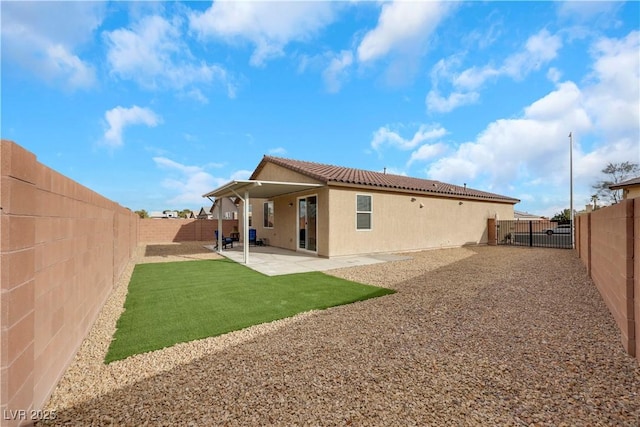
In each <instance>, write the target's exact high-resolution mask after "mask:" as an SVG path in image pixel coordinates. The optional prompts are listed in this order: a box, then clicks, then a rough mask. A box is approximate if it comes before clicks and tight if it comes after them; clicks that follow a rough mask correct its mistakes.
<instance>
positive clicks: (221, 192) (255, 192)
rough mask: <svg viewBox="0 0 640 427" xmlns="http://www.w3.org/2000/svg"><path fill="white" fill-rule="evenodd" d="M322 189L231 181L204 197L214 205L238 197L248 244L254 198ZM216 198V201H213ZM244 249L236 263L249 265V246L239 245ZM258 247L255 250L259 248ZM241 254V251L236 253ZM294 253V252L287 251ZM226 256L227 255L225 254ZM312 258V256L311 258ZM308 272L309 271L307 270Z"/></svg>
mask: <svg viewBox="0 0 640 427" xmlns="http://www.w3.org/2000/svg"><path fill="white" fill-rule="evenodd" d="M318 187H322V185H321V184H312V183H303V182H280V181H260V180H235V181H231V182H229V183H227V184H225V185H223V186H222V187H219V188H217V189H215V190H213V191H210V192H208V193H206V194H204V195H203V196H202V197H206V198H208V199H209V200H211V201H213V202H214V204H217V203H219V202H218V201H219V200H221V199H222V198H224V197H237V198H239V199H240V201H241V202H242V212H243V214H242V224H241V226H242V233H241V235H242V239H243V240H244V242H245V243H246V242H247V240H248V236H249V204H250V200H251V199H252V198H258V199H272V198H274V197H278V196H283V195H286V194H292V193H297V192H300V191H305V190H309V189H313V188H318ZM212 198H215V199H212ZM222 237H223V236H222V222H221V221H218V244H217V247H218V252H219V253H222V252H223V250H222V247H223V245H222ZM237 246H240V247H242V252H241V254H242V255H241V259H234V261H237V262H241V263H244V264H249V245H248V244H241V245H237ZM258 247H259V246H256V247H255V248H258ZM236 252H237V253H239V251H236ZM287 252H292V251H287ZM225 255H226V254H225ZM310 257H311V256H310ZM229 258H231V257H229ZM307 271H308V270H307Z"/></svg>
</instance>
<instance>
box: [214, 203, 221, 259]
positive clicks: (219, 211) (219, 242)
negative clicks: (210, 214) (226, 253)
mask: <svg viewBox="0 0 640 427" xmlns="http://www.w3.org/2000/svg"><path fill="white" fill-rule="evenodd" d="M215 205H218V241H217V242H216V244H217V245H218V252H220V253H221V252H222V199H221V198H220V197H216V201H215V203H214V204H213V206H214V209H215Z"/></svg>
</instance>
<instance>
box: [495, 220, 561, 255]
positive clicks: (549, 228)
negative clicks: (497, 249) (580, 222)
mask: <svg viewBox="0 0 640 427" xmlns="http://www.w3.org/2000/svg"><path fill="white" fill-rule="evenodd" d="M496 228H497V236H498V244H499V245H513V246H536V247H543V248H562V249H571V248H572V247H573V241H572V238H571V233H572V232H573V228H572V227H571V223H570V222H566V223H555V222H551V223H550V222H547V221H542V222H541V221H522V220H506V221H505V220H502V221H496Z"/></svg>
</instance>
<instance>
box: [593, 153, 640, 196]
mask: <svg viewBox="0 0 640 427" xmlns="http://www.w3.org/2000/svg"><path fill="white" fill-rule="evenodd" d="M602 173H603V174H605V175H606V178H605V179H603V180H600V181H598V182H597V183H596V184H594V185H593V186H592V187H593V189H594V190H596V194H595V195H596V196H597V198H598V200H601V201H603V202H609V203H610V204H616V203H618V202H619V201H620V200H622V190H611V189H610V188H609V186H610V185H614V184H619V183H621V182H623V181H626V180H628V179H631V178H633V177H635V176H637V175H638V174H640V168H639V167H638V164H637V163H632V162H622V163H611V162H609V163H608V164H607V166H606V167H605V168H604V169H602Z"/></svg>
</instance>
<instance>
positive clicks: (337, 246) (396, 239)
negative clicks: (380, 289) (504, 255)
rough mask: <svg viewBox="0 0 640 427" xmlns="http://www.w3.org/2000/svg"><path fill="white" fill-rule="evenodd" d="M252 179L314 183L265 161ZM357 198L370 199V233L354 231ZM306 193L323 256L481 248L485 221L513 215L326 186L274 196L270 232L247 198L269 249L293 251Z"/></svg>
mask: <svg viewBox="0 0 640 427" xmlns="http://www.w3.org/2000/svg"><path fill="white" fill-rule="evenodd" d="M254 178H255V179H260V180H269V181H290V182H310V183H317V181H315V180H313V179H310V178H308V177H306V176H304V175H301V174H298V173H296V172H293V171H291V170H289V169H286V168H283V167H281V166H278V165H274V164H271V163H267V164H266V165H265V166H264V167H263V168H262V169H261V170H260V171H259V173H258V176H256V177H254ZM357 194H367V195H371V196H372V206H373V215H372V228H371V230H366V231H365V230H356V195H357ZM309 195H316V196H317V197H318V212H317V221H318V222H317V227H318V233H317V236H318V237H317V254H318V255H319V256H324V257H333V256H342V255H353V254H363V253H376V252H380V253H382V252H397V251H412V250H421V249H433V248H446V247H458V246H462V245H467V244H486V243H487V220H488V219H489V218H496V217H497V218H499V219H512V218H513V217H514V209H513V204H511V203H496V202H490V201H482V200H468V199H457V198H445V197H432V196H425V195H424V194H416V193H406V192H389V191H384V190H377V189H372V188H371V187H362V188H357V187H347V186H331V187H320V188H318V189H314V190H308V191H303V192H299V193H295V194H289V195H284V196H280V197H276V198H274V200H273V201H274V226H273V227H272V228H265V227H264V226H263V203H264V202H265V201H266V200H264V199H251V201H250V204H251V205H252V225H251V228H255V229H256V233H257V237H258V238H259V239H260V238H266V239H268V242H269V244H270V245H272V246H277V247H281V248H286V249H291V250H296V249H297V244H298V225H297V221H298V219H297V218H298V199H299V198H300V197H303V196H309ZM412 199H415V200H414V201H412ZM421 205H422V207H420V206H421ZM240 215H242V209H240ZM240 221H242V218H240Z"/></svg>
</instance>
